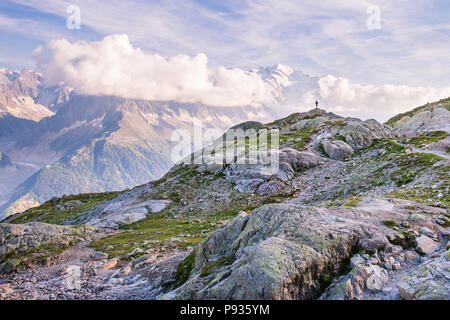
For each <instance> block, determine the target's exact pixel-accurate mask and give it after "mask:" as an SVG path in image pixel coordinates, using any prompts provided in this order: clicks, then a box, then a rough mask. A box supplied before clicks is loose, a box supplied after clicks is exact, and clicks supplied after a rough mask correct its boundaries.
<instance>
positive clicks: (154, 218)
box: [0, 97, 450, 300]
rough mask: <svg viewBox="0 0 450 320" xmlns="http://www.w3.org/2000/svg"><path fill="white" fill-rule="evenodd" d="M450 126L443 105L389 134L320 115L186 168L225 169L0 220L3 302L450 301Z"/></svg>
mask: <svg viewBox="0 0 450 320" xmlns="http://www.w3.org/2000/svg"><path fill="white" fill-rule="evenodd" d="M83 99H91V98H87V97H86V98H83ZM83 99H82V100H81V101H83ZM103 99H104V98H103V97H102V101H103ZM61 110H63V109H60V110H59V111H58V112H57V115H58V114H59V113H60V112H61ZM449 123H450V98H447V99H443V100H440V101H437V102H434V103H428V104H426V105H423V106H421V107H418V108H416V109H413V110H411V111H409V112H407V113H403V114H398V115H396V116H394V117H393V118H391V119H389V120H388V121H387V123H385V124H382V123H379V122H378V121H376V120H373V119H369V120H360V119H357V118H353V117H342V116H339V115H336V114H334V113H331V112H326V111H325V110H322V109H318V108H316V109H312V110H310V111H308V112H296V113H293V114H291V115H289V116H287V117H284V118H281V119H278V120H275V121H272V122H269V123H265V124H263V123H260V122H257V121H246V122H244V123H241V124H238V125H236V126H234V127H233V128H230V130H228V131H227V132H225V134H224V135H223V136H222V137H223V138H222V139H216V140H214V141H213V142H212V144H211V145H209V146H207V147H206V148H205V149H203V150H198V151H196V152H194V153H193V154H192V155H191V158H194V159H198V158H199V157H200V156H202V157H204V155H205V154H206V151H207V150H209V149H211V148H212V149H214V150H215V153H214V159H216V160H217V159H218V160H219V162H215V163H211V162H210V161H204V162H200V161H198V162H197V161H194V163H182V162H179V163H177V164H175V165H173V166H172V167H171V169H170V170H169V171H168V172H167V173H166V174H165V175H164V176H163V177H161V178H160V179H157V180H155V181H152V182H149V183H145V184H143V185H140V186H137V187H134V188H131V189H129V190H121V191H118V192H104V193H84V194H77V195H66V196H63V197H59V198H52V199H51V200H49V201H46V202H45V203H43V204H42V205H40V206H38V207H34V208H30V209H28V210H26V211H24V212H21V213H17V214H14V215H11V216H9V217H7V218H6V219H4V220H3V221H2V222H1V223H0V244H2V245H1V246H0V274H1V275H2V278H3V279H5V280H4V281H5V283H3V284H2V282H0V298H4V299H31V298H38V299H80V300H86V299H164V300H170V299H177V300H178V299H189V300H191V299H194V300H197V299H198V300H202V299H206V300H210V299H219V300H241V299H255V300H258V299H264V300H272V299H275V300H277V299H288V300H305V299H320V300H373V299H376V300H399V299H405V300H411V299H420V300H430V299H433V300H434V299H445V300H448V299H450V286H449V284H450V281H449V280H450V278H449V274H448V271H449V268H450V259H449V255H450V246H449V240H450V214H449V203H450V196H449V188H450V187H449V186H450V185H449V175H448V172H449V160H450V156H449V151H450V135H449V131H450V128H449V126H448V125H449ZM231 129H242V130H248V129H252V130H248V131H244V132H243V134H240V135H239V137H237V139H235V138H231V139H229V138H228V137H229V135H228V133H230V131H231ZM272 130H277V132H278V133H279V144H278V145H277V147H276V148H274V147H275V146H274V145H273V144H272V143H270V144H269V143H267V144H266V142H264V139H261V137H262V136H263V135H264V134H267V133H268V132H270V133H273V132H274V131H272ZM241 133H242V132H241ZM255 141H259V143H260V147H261V148H258V149H255V148H251V145H252V143H254V142H255ZM106 143H109V142H106ZM261 143H262V145H261ZM264 146H266V147H267V149H268V150H266V148H265V147H264ZM231 152H233V155H234V156H233V157H232V158H230V159H228V161H226V162H224V161H223V160H224V159H225V158H226V157H225V155H227V154H229V153H231ZM268 153H269V154H276V155H278V161H277V163H278V166H277V167H276V170H272V169H273V168H272V165H273V163H267V162H265V161H264V155H266V156H267V154H268ZM211 156H212V154H211ZM1 159H2V160H0V161H2V162H3V161H4V163H5V164H7V163H8V162H9V161H10V160H8V158H6V157H2V158H1ZM203 159H204V160H205V158H203ZM209 159H210V158H209V156H207V158H206V160H209ZM246 159H248V160H251V159H255V160H257V161H256V162H253V161H252V162H250V161H243V160H246ZM258 159H259V160H261V159H262V160H263V161H261V162H260V161H259V160H258ZM74 268H75V269H74ZM77 275H78V276H77ZM74 277H75V279H77V277H78V279H80V281H79V283H78V285H77V287H74V286H73V283H72V282H68V279H69V280H70V279H74Z"/></svg>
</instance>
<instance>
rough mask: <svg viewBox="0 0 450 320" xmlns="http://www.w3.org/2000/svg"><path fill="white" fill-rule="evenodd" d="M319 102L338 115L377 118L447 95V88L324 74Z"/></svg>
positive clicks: (389, 115)
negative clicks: (376, 82)
mask: <svg viewBox="0 0 450 320" xmlns="http://www.w3.org/2000/svg"><path fill="white" fill-rule="evenodd" d="M319 87H320V89H319V95H320V97H321V99H322V101H321V103H322V104H323V105H325V106H329V111H333V112H336V113H338V114H345V115H352V116H359V117H363V118H375V119H377V120H380V121H384V120H387V119H388V118H389V117H391V116H393V115H395V114H398V113H400V112H405V111H407V110H411V109H412V108H414V107H417V106H420V105H423V104H426V103H427V102H433V101H437V100H439V99H442V98H447V97H449V96H450V87H445V88H432V87H409V86H396V85H382V86H374V85H362V84H358V83H352V82H350V80H348V79H345V78H336V77H334V76H331V75H328V76H325V77H322V78H320V80H319Z"/></svg>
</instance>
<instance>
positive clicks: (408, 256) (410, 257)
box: [405, 250, 419, 261]
mask: <svg viewBox="0 0 450 320" xmlns="http://www.w3.org/2000/svg"><path fill="white" fill-rule="evenodd" d="M405 260H406V261H417V260H419V255H418V254H417V253H416V252H414V251H412V250H408V251H406V252H405Z"/></svg>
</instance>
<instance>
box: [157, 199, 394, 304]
mask: <svg viewBox="0 0 450 320" xmlns="http://www.w3.org/2000/svg"><path fill="white" fill-rule="evenodd" d="M382 216H383V213H382V212H380V211H378V212H377V211H376V210H374V211H372V212H369V211H365V210H362V209H350V208H339V209H325V208H312V207H304V206H301V205H296V204H294V203H291V204H279V205H275V204H271V205H266V206H263V207H261V208H259V209H256V210H255V211H254V212H253V213H251V214H250V215H248V216H240V217H238V218H237V219H236V220H235V221H234V222H233V223H232V224H230V225H228V226H227V227H225V228H224V229H221V230H218V231H216V232H215V233H213V234H212V235H211V236H210V237H209V238H208V239H207V240H206V241H205V242H204V243H203V244H202V245H201V246H200V247H199V248H197V250H196V251H195V262H194V264H193V270H192V272H191V277H190V279H189V280H188V281H187V282H186V283H185V284H184V285H183V286H181V287H180V288H178V289H177V290H175V291H173V292H171V293H168V294H167V295H166V296H164V298H176V299H244V298H245V299H311V298H316V297H318V295H319V294H320V292H321V291H322V290H323V287H322V286H323V283H322V282H321V279H322V278H321V277H322V276H323V275H326V274H332V273H333V272H337V271H336V270H334V267H335V266H339V264H340V263H341V262H343V261H344V260H345V259H346V258H347V257H349V256H350V255H351V252H352V251H353V250H354V249H355V248H356V247H357V246H358V243H359V242H360V241H361V240H363V239H371V238H377V237H379V235H380V233H381V234H383V232H387V233H389V230H386V229H385V228H383V227H382V225H381V223H380V222H379V219H381V217H382ZM377 235H378V236H377ZM330 266H332V267H330ZM369 273H370V272H369ZM373 273H377V274H378V272H377V270H375V271H374V272H373Z"/></svg>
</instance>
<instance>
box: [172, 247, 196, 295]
mask: <svg viewBox="0 0 450 320" xmlns="http://www.w3.org/2000/svg"><path fill="white" fill-rule="evenodd" d="M194 262H195V250H194V251H192V252H191V253H190V254H189V255H188V256H187V257H186V258H184V260H183V261H181V262H180V263H179V264H178V267H177V272H176V274H175V282H174V283H173V288H174V289H176V288H178V287H180V286H181V285H182V284H183V283H185V282H186V281H187V280H188V279H189V276H190V275H191V272H192V269H193V268H194Z"/></svg>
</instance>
